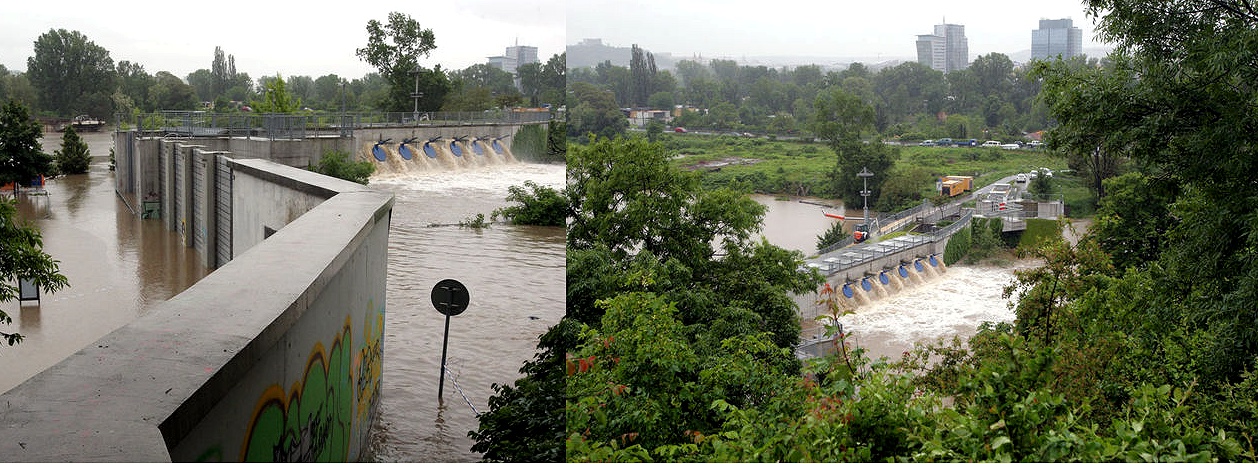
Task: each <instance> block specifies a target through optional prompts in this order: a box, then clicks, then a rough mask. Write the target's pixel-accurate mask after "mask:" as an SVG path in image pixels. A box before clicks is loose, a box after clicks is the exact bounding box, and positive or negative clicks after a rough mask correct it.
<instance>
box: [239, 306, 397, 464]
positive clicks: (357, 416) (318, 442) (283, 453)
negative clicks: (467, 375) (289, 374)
mask: <svg viewBox="0 0 1258 464" xmlns="http://www.w3.org/2000/svg"><path fill="white" fill-rule="evenodd" d="M368 306H369V308H372V309H371V310H369V311H367V312H366V317H365V319H366V320H365V321H364V323H363V327H362V334H363V343H362V344H361V345H358V346H359V347H358V349H355V344H354V343H353V330H352V324H351V320H350V318H349V317H346V319H345V325H344V326H343V328H342V329H341V331H340V332H339V333H338V334H337V336H336V338H335V340H333V342H332V346H331V348H327V349H325V347H324V346H323V344H322V343H316V344H315V346H314V347H313V348H311V350H310V354H309V357H308V359H307V361H306V368H305V373H304V375H303V376H302V377H301V379H300V380H298V381H296V382H294V383H293V385H292V386H291V388H289V389H288V390H287V391H285V389H284V388H283V387H282V386H280V385H279V384H273V385H271V386H269V387H267V388H266V390H265V391H264V392H263V393H262V395H261V396H260V397H259V399H258V401H257V406H256V407H255V408H254V413H253V417H252V419H251V420H250V421H249V428H248V431H247V432H246V433H245V440H244V443H243V445H242V448H241V455H240V458H241V460H244V461H272V462H311V461H322V462H327V461H340V462H345V461H349V460H351V459H356V458H357V457H358V456H351V455H350V454H349V453H350V451H351V449H352V448H353V447H354V446H353V443H354V439H355V433H356V432H355V429H354V426H355V424H358V425H359V427H370V422H369V421H370V419H371V418H372V417H373V416H374V412H375V408H376V405H377V404H378V403H379V402H378V397H379V394H380V378H381V374H382V367H381V361H382V358H383V354H384V353H383V338H384V308H383V307H380V308H375V305H374V304H373V303H372V302H370V301H369V302H368Z"/></svg>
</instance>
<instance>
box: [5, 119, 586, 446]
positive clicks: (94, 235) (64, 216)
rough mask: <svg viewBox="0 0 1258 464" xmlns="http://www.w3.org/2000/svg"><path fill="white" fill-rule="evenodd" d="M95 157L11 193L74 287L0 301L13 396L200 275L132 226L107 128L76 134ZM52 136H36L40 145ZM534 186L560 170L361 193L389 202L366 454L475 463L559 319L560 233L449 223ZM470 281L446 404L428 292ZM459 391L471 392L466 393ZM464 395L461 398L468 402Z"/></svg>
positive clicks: (163, 235)
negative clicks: (377, 395)
mask: <svg viewBox="0 0 1258 464" xmlns="http://www.w3.org/2000/svg"><path fill="white" fill-rule="evenodd" d="M83 136H84V139H85V140H86V141H87V143H88V145H89V147H90V149H91V153H92V155H93V156H94V157H95V158H94V160H93V162H92V166H91V172H90V173H88V174H86V175H79V176H68V177H62V178H58V179H52V180H50V181H49V182H48V185H47V187H46V193H47V194H46V195H30V196H27V195H23V196H21V197H19V202H18V203H19V214H20V215H21V217H22V218H23V219H25V220H27V221H30V222H31V223H33V224H34V225H36V226H37V227H38V228H39V229H40V230H41V232H42V233H43V237H44V250H45V251H46V252H47V253H49V254H50V255H52V256H53V258H55V259H57V260H59V261H60V262H61V272H62V274H64V275H65V276H66V277H67V278H68V279H69V283H70V287H69V288H67V289H65V290H62V291H60V292H57V293H56V294H51V295H43V298H42V301H41V302H40V304H38V305H35V304H31V303H27V304H23V305H21V306H20V307H19V305H18V304H17V303H16V302H10V303H7V305H8V306H7V307H6V308H5V310H6V312H8V313H9V314H10V315H11V316H13V322H14V323H13V325H10V326H8V327H5V329H6V331H10V330H12V331H17V332H20V333H21V334H23V335H24V336H25V337H26V340H25V341H24V342H23V343H21V344H19V345H16V346H13V347H9V346H0V367H3V369H0V391H5V390H8V389H10V388H12V387H14V386H16V385H17V384H19V383H21V382H22V381H24V380H26V379H27V378H30V377H31V376H33V375H35V374H36V373H38V372H39V371H41V370H43V369H45V368H48V367H50V366H52V365H53V364H56V363H57V362H59V361H60V360H62V359H64V358H65V357H67V356H69V355H71V354H73V353H74V352H76V351H78V350H79V349H81V348H82V347H84V346H85V345H87V344H89V343H91V342H93V341H95V340H96V339H98V338H100V337H102V336H104V335H106V334H108V333H109V332H111V331H113V330H114V329H116V328H118V327H121V326H123V325H125V324H127V323H129V322H131V321H133V320H135V319H136V318H137V317H139V316H140V315H142V314H144V313H145V311H147V310H149V309H150V308H152V307H153V305H155V304H156V303H158V302H161V301H165V300H166V299H168V298H170V297H171V296H174V295H175V294H178V293H179V292H181V291H183V290H184V289H186V288H188V287H189V286H191V285H192V284H194V283H196V282H197V281H198V280H199V279H200V278H201V277H204V276H205V275H206V273H207V272H208V271H207V270H206V269H205V268H203V267H201V266H200V265H199V264H197V260H196V256H195V253H194V252H193V251H192V250H191V249H189V248H185V247H183V246H182V244H181V243H180V241H179V238H178V236H176V235H174V234H172V233H171V232H169V231H166V230H165V229H164V228H163V226H162V223H161V222H160V221H155V220H141V219H140V218H139V216H137V215H134V214H132V213H131V211H130V210H129V209H128V206H127V205H126V204H125V203H123V202H122V201H121V200H120V199H119V197H118V195H117V194H116V193H114V188H113V183H114V176H113V174H112V173H111V172H110V171H109V169H108V155H109V149H110V147H112V145H113V142H112V134H111V133H108V132H102V133H85V134H83ZM60 146H61V139H60V134H49V136H48V137H46V138H45V140H43V148H44V151H45V152H48V153H52V152H53V151H54V150H57V149H59V148H60ZM525 180H532V181H535V182H537V183H539V184H542V185H549V186H554V187H559V186H562V185H563V182H564V166H561V165H535V164H521V163H515V164H507V165H499V166H489V167H484V168H477V169H467V170H457V171H434V172H428V173H423V174H420V175H411V176H408V177H398V176H392V175H389V174H382V175H379V176H377V177H375V178H373V179H372V183H371V185H370V187H372V188H376V189H380V190H383V191H388V192H391V193H393V194H394V195H395V196H396V202H395V204H394V208H393V215H392V228H391V230H390V237H389V262H388V266H389V268H388V287H387V293H386V300H387V301H386V304H387V309H386V329H385V331H386V335H385V342H384V343H385V348H384V350H385V354H384V380H383V385H382V394H381V404H380V417H379V421H378V422H377V424H376V428H375V432H374V434H373V442H372V444H371V448H370V450H369V455H368V456H367V459H370V460H376V461H388V462H397V461H441V462H461V461H475V460H479V459H480V456H479V455H478V454H477V453H473V452H471V450H470V448H471V446H472V443H473V442H472V440H471V439H469V438H468V437H467V432H468V431H470V430H473V429H475V428H476V426H477V425H478V422H477V421H476V416H475V412H474V411H473V408H475V409H476V410H479V411H484V410H486V409H487V407H488V406H487V405H488V400H489V397H490V395H492V394H493V390H492V388H491V385H492V384H493V383H510V382H512V381H514V380H515V379H516V378H517V377H518V376H519V372H518V370H519V368H520V365H521V364H522V363H523V362H524V361H525V360H527V359H530V358H531V357H532V356H533V348H534V347H535V345H536V343H537V336H538V335H540V334H541V333H543V332H544V331H545V330H546V328H547V327H549V326H550V325H553V324H554V323H556V322H558V320H559V318H561V317H562V316H563V313H564V263H565V258H564V231H563V229H560V228H541V227H521V226H508V225H503V224H494V225H493V226H491V227H489V228H487V229H482V230H471V229H462V228H459V227H457V226H439V227H429V225H430V224H456V223H458V222H460V221H463V220H465V219H468V218H471V217H474V216H475V215H476V214H477V213H482V214H485V215H486V217H488V216H489V215H490V213H492V212H493V210H494V209H495V208H499V207H502V206H506V205H507V203H506V201H505V197H506V195H507V188H508V187H509V186H511V185H520V184H523V183H524V181H525ZM447 278H451V279H457V280H459V281H461V282H463V284H465V285H466V286H467V287H468V290H469V293H470V294H471V302H470V304H469V307H468V309H467V311H466V312H464V313H463V314H461V315H459V316H456V317H454V318H452V320H451V323H450V343H449V355H448V358H449V359H448V361H447V364H448V366H449V369H450V371H451V378H447V380H446V384H445V391H444V401H443V402H440V403H439V402H438V401H437V388H438V385H437V380H438V377H437V376H438V374H439V370H440V369H439V366H440V361H441V341H442V340H441V339H442V331H443V329H444V322H445V320H444V316H441V315H440V314H438V313H437V312H436V310H435V309H433V307H432V304H431V301H430V298H429V292H430V291H431V289H432V287H433V285H434V284H436V283H437V282H438V281H440V280H442V279H447ZM465 397H466V400H465ZM469 403H470V405H469Z"/></svg>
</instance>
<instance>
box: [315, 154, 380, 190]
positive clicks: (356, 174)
mask: <svg viewBox="0 0 1258 464" xmlns="http://www.w3.org/2000/svg"><path fill="white" fill-rule="evenodd" d="M307 169H309V170H311V171H314V172H317V173H319V174H323V175H326V176H332V177H335V178H338V179H345V180H348V181H351V182H357V183H360V184H363V185H367V182H368V181H369V180H370V178H371V174H372V173H374V172H376V165H375V163H372V162H371V161H354V160H352V159H351V158H350V154H349V153H346V152H343V151H337V150H333V151H329V152H327V153H324V154H323V157H322V158H319V163H318V164H316V165H314V166H310V167H309V168H307Z"/></svg>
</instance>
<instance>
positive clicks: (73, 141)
mask: <svg viewBox="0 0 1258 464" xmlns="http://www.w3.org/2000/svg"><path fill="white" fill-rule="evenodd" d="M53 161H54V162H55V163H56V168H55V170H56V172H58V173H60V174H83V173H86V172H87V168H88V166H89V165H90V164H91V162H92V154H91V152H90V151H89V150H88V148H87V143H86V142H84V141H83V138H82V137H79V134H78V132H76V131H75V130H74V126H68V127H66V131H65V134H64V135H62V136H61V149H60V150H57V151H55V152H54V156H53Z"/></svg>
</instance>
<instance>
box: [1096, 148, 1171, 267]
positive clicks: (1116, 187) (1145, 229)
mask: <svg viewBox="0 0 1258 464" xmlns="http://www.w3.org/2000/svg"><path fill="white" fill-rule="evenodd" d="M1105 186H1106V187H1105V190H1106V191H1107V192H1109V193H1108V194H1107V195H1106V196H1105V198H1103V199H1101V204H1100V208H1098V210H1097V212H1096V220H1095V222H1094V223H1093V224H1092V226H1091V227H1090V228H1089V231H1090V232H1092V234H1093V235H1094V238H1095V239H1096V241H1097V243H1098V244H1099V245H1100V247H1101V249H1102V250H1104V251H1105V252H1106V253H1109V254H1110V256H1111V257H1112V259H1113V261H1114V266H1115V267H1118V268H1119V269H1125V268H1127V267H1137V268H1144V267H1146V266H1148V265H1150V264H1151V263H1153V262H1156V261H1157V259H1158V257H1159V256H1160V255H1161V254H1162V251H1163V250H1164V247H1165V244H1166V241H1167V233H1168V232H1169V231H1170V230H1171V228H1172V227H1174V226H1175V224H1176V222H1177V221H1176V220H1175V218H1174V216H1173V215H1172V213H1171V204H1172V203H1173V202H1174V200H1175V197H1176V196H1177V195H1178V193H1179V192H1178V191H1177V189H1176V188H1175V185H1174V184H1173V183H1170V182H1167V181H1166V180H1159V179H1151V178H1149V177H1147V176H1145V175H1144V174H1141V173H1139V172H1132V173H1127V174H1123V175H1121V176H1118V177H1112V178H1109V179H1106V180H1105Z"/></svg>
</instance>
